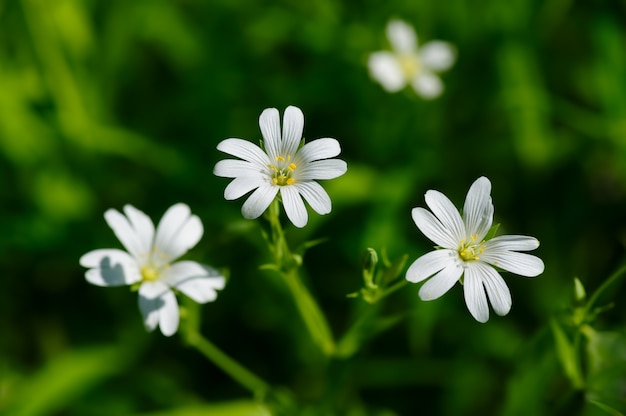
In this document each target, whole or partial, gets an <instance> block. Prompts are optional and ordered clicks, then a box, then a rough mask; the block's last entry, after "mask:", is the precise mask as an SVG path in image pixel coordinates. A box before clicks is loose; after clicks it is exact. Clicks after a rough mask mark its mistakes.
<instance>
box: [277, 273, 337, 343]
mask: <svg viewBox="0 0 626 416" xmlns="http://www.w3.org/2000/svg"><path fill="white" fill-rule="evenodd" d="M281 274H282V276H283V279H284V280H285V283H286V284H287V287H288V288H289V290H290V291H291V294H292V295H293V297H294V299H295V300H296V306H297V308H298V311H299V312H300V315H301V316H302V319H303V320H304V323H305V325H306V327H307V328H308V330H309V332H310V333H311V336H312V337H313V339H314V340H315V341H316V342H317V343H318V344H319V345H320V347H321V348H322V351H324V353H325V354H326V355H331V354H332V353H333V352H334V350H335V343H334V341H333V336H332V334H331V332H330V328H329V327H328V323H327V322H326V318H325V317H324V315H323V314H322V311H321V310H320V308H319V306H318V305H317V303H316V302H315V300H314V299H313V297H312V296H311V294H310V292H309V291H308V289H307V288H306V286H304V284H303V283H302V281H301V280H300V278H299V276H298V269H297V268H295V267H292V268H290V269H289V270H287V271H285V272H283V273H281Z"/></svg>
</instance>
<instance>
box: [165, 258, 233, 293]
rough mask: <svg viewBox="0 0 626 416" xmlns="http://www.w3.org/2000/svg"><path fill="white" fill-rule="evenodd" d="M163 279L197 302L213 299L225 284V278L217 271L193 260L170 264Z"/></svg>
mask: <svg viewBox="0 0 626 416" xmlns="http://www.w3.org/2000/svg"><path fill="white" fill-rule="evenodd" d="M164 280H165V281H166V282H167V283H168V284H169V285H170V286H172V287H175V288H176V289H178V290H180V291H181V292H183V293H184V294H185V295H187V296H189V297H190V298H191V299H193V300H194V301H196V302H198V303H207V302H211V301H214V300H215V299H216V298H217V291H218V290H221V289H223V288H224V286H225V284H226V278H225V277H224V276H222V275H221V273H220V272H219V271H217V270H216V269H214V268H212V267H209V266H206V265H204V264H200V263H197V262H195V261H181V262H178V263H174V264H172V265H171V267H170V268H169V269H168V270H167V272H166V274H165V276H164Z"/></svg>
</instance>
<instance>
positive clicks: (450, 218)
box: [406, 177, 544, 322]
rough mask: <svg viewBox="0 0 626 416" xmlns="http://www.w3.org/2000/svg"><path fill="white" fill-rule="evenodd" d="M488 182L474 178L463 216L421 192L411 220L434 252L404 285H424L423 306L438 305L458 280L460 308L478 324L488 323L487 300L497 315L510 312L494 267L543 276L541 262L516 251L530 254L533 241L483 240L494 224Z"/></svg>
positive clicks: (506, 290)
mask: <svg viewBox="0 0 626 416" xmlns="http://www.w3.org/2000/svg"><path fill="white" fill-rule="evenodd" d="M490 193H491V182H489V179H487V178H485V177H481V178H478V179H477V180H476V181H475V182H474V183H473V184H472V186H471V187H470V189H469V191H468V192H467V197H466V199H465V205H464V207H463V216H462V217H461V215H459V212H458V211H457V209H456V208H455V207H454V205H453V204H452V202H450V200H449V199H448V198H447V197H446V196H445V195H444V194H442V193H440V192H437V191H433V190H430V191H428V192H426V196H425V199H426V204H427V205H428V207H429V208H430V209H431V211H432V212H430V211H428V210H426V209H424V208H414V209H413V211H412V214H413V220H414V221H415V224H416V225H417V227H418V228H419V229H420V230H421V231H422V232H423V233H424V235H426V237H428V238H429V239H431V240H432V241H433V242H435V243H436V244H437V246H438V247H437V250H435V251H431V252H429V253H426V254H424V255H423V256H421V257H420V258H418V259H417V260H415V262H413V264H412V265H411V266H410V267H409V269H408V270H407V273H406V279H407V280H408V281H410V282H413V283H418V282H421V281H424V280H426V279H428V280H427V281H426V283H424V285H422V287H421V288H420V291H419V296H420V298H421V299H422V300H432V299H437V298H439V297H440V296H442V295H443V294H444V293H446V292H447V291H448V290H450V288H452V286H454V284H455V283H456V282H457V281H460V280H461V279H462V283H463V291H464V295H465V303H466V305H467V308H468V309H469V311H470V313H471V314H472V316H473V317H474V318H475V319H476V320H477V321H479V322H486V321H487V320H488V319H489V308H488V305H487V299H489V302H490V303H491V306H492V307H493V309H494V311H495V312H496V313H497V314H498V315H506V314H507V313H508V312H509V310H510V309H511V303H512V301H511V294H510V292H509V288H508V287H507V286H506V283H505V282H504V280H503V279H502V276H500V274H499V273H498V271H497V270H496V269H495V267H494V266H497V267H498V268H500V269H502V270H505V271H508V272H511V273H516V274H519V275H521V276H526V277H535V276H538V275H539V274H541V273H543V270H544V265H543V262H542V261H541V259H539V258H538V257H536V256H532V255H530V254H525V253H519V252H518V251H528V250H534V249H536V248H537V247H539V241H537V239H535V238H533V237H527V236H520V235H504V236H499V237H494V238H491V239H488V240H485V238H486V236H487V234H488V231H489V229H490V228H491V224H492V221H493V204H492V203H491V196H490Z"/></svg>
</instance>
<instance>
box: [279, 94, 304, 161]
mask: <svg viewBox="0 0 626 416" xmlns="http://www.w3.org/2000/svg"><path fill="white" fill-rule="evenodd" d="M303 130H304V114H302V110H300V109H299V108H298V107H294V106H292V105H290V106H289V107H287V109H286V110H285V114H284V115H283V138H282V150H283V151H284V153H285V155H295V153H296V150H297V149H298V146H299V144H300V140H301V139H302V131H303ZM283 156H284V155H283Z"/></svg>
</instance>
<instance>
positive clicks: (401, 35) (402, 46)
mask: <svg viewBox="0 0 626 416" xmlns="http://www.w3.org/2000/svg"><path fill="white" fill-rule="evenodd" d="M386 32H387V39H389V43H391V47H392V48H393V49H394V50H396V51H397V52H403V53H409V52H413V51H415V49H416V48H417V35H416V34H415V30H414V29H413V27H412V26H410V25H409V24H407V23H406V22H403V21H402V20H391V21H390V22H389V23H388V24H387V28H386Z"/></svg>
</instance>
